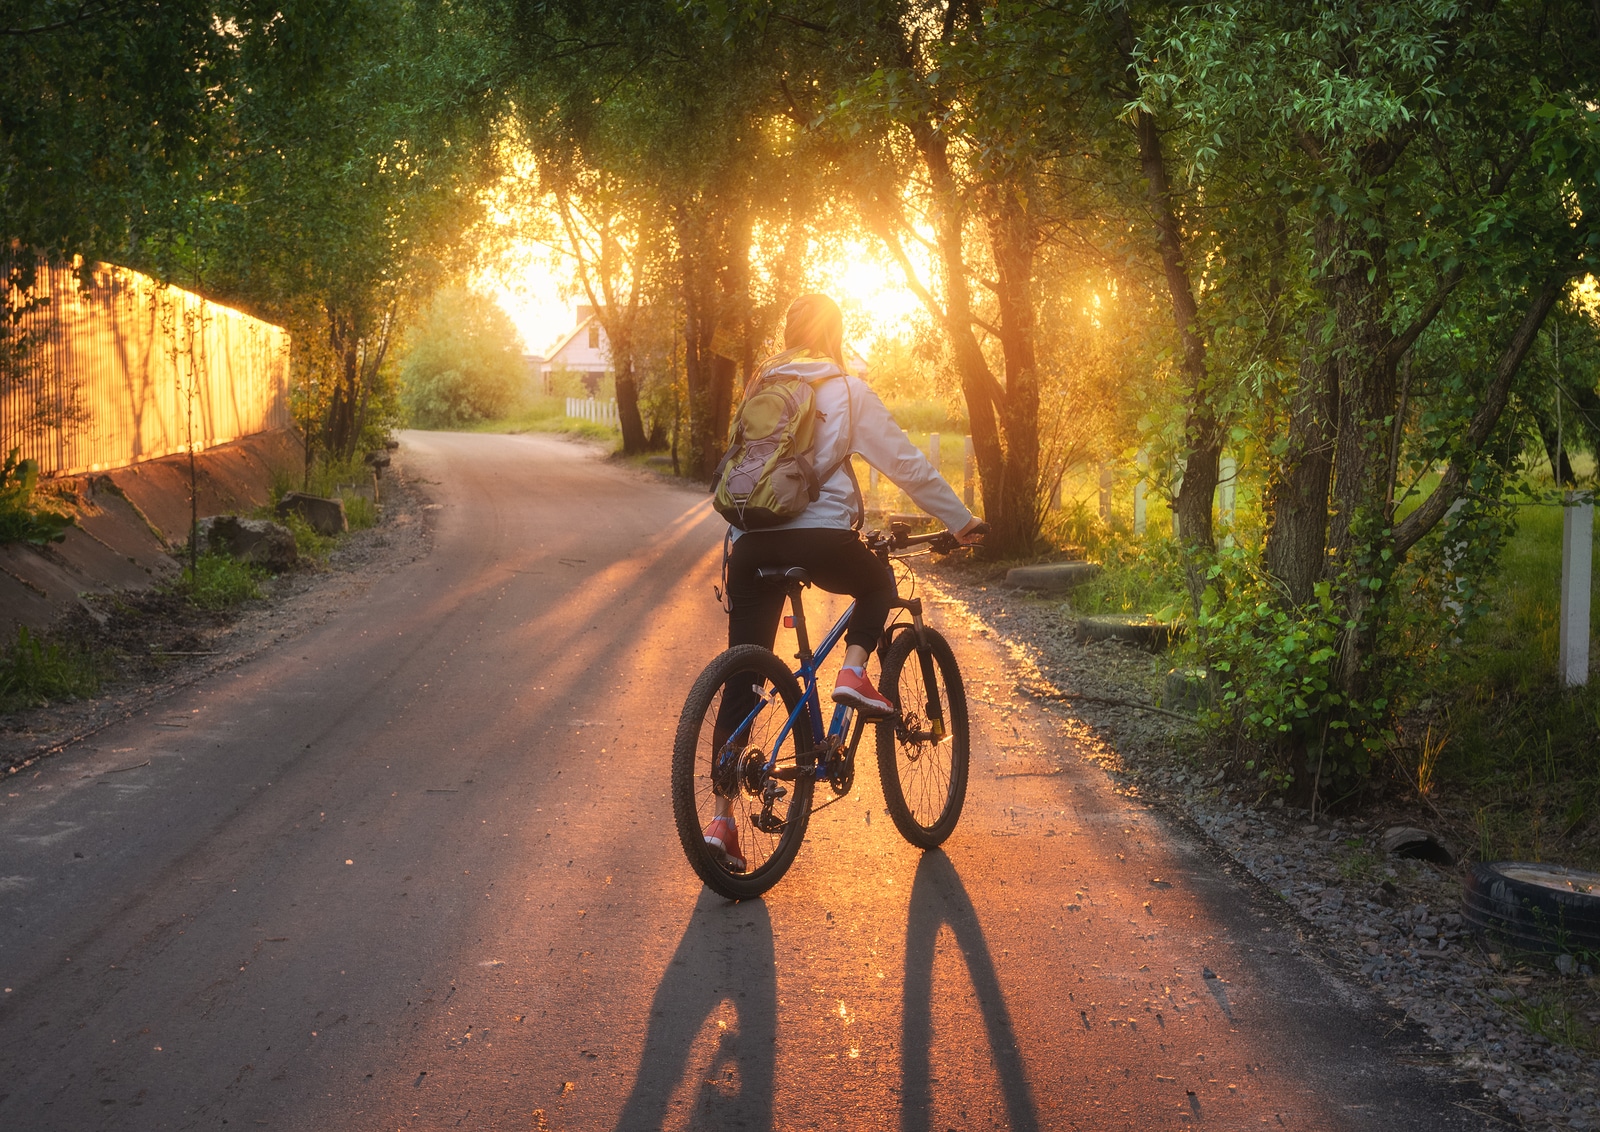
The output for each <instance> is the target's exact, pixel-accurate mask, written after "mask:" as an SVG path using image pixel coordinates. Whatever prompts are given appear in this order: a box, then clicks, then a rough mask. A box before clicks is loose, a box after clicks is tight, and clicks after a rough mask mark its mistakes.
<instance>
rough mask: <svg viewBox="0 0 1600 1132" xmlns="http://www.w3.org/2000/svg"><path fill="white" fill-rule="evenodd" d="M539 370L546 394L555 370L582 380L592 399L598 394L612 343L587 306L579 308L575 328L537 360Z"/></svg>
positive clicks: (608, 360)
mask: <svg viewBox="0 0 1600 1132" xmlns="http://www.w3.org/2000/svg"><path fill="white" fill-rule="evenodd" d="M538 366H539V376H540V379H541V382H542V384H543V387H544V388H545V389H547V390H548V389H549V388H550V375H551V373H553V372H554V371H556V370H564V371H566V372H567V373H569V374H572V375H574V376H577V377H580V378H582V380H583V384H584V385H585V387H587V388H588V390H589V393H590V394H591V395H593V394H594V393H596V392H597V391H598V390H599V388H600V381H601V379H602V378H604V377H605V376H606V374H607V373H609V372H610V370H611V343H610V342H609V341H607V339H606V329H605V327H603V326H601V325H600V319H599V318H598V317H597V316H596V315H595V312H594V308H593V307H591V306H589V305H588V304H587V303H585V304H582V305H580V306H579V307H578V324H577V325H576V326H574V327H573V328H572V330H571V331H570V332H569V333H568V334H566V335H565V336H564V337H563V338H562V339H561V340H560V341H559V342H557V343H556V344H555V346H554V347H553V348H551V350H550V351H549V352H548V353H547V354H545V356H544V357H543V358H541V359H539V361H538Z"/></svg>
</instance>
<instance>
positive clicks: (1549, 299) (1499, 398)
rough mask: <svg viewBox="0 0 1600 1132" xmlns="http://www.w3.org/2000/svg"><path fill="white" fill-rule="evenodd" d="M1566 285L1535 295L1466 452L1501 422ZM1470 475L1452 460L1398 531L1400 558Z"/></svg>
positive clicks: (1470, 426)
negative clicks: (1514, 382) (1520, 372)
mask: <svg viewBox="0 0 1600 1132" xmlns="http://www.w3.org/2000/svg"><path fill="white" fill-rule="evenodd" d="M1566 285H1567V276H1566V275H1565V274H1564V273H1563V274H1559V275H1553V276H1551V277H1550V278H1548V279H1546V280H1545V281H1544V284H1543V286H1541V287H1540V288H1539V293H1538V294H1537V295H1535V296H1534V300H1533V305H1532V306H1530V307H1529V308H1528V313H1527V314H1525V315H1523V316H1522V322H1521V323H1519V324H1518V326H1517V330H1516V333H1514V334H1513V335H1512V336H1511V341H1510V342H1508V343H1507V344H1506V348H1505V350H1504V351H1502V352H1501V354H1500V360H1499V362H1498V363H1496V365H1495V374H1494V380H1493V381H1492V382H1490V384H1489V388H1488V389H1487V390H1486V391H1485V393H1484V397H1483V404H1481V405H1479V406H1478V411H1477V412H1476V413H1474V414H1473V415H1472V420H1471V421H1469V422H1468V423H1467V429H1466V433H1465V435H1464V436H1463V437H1462V439H1461V448H1462V450H1464V451H1466V452H1469V453H1470V452H1473V451H1475V450H1477V449H1479V448H1482V447H1483V444H1484V442H1485V441H1486V440H1488V439H1489V434H1490V433H1491V432H1493V431H1494V426H1495V425H1496V424H1497V423H1498V422H1499V420H1500V414H1501V413H1502V412H1504V411H1505V407H1506V398H1507V397H1508V396H1509V395H1510V392H1511V379H1512V378H1514V377H1515V376H1516V374H1517V370H1518V369H1519V368H1520V367H1521V365H1522V359H1523V358H1525V357H1527V355H1528V351H1529V350H1531V349H1532V348H1533V343H1534V339H1535V338H1537V337H1538V334H1539V327H1541V326H1543V325H1544V320H1545V316H1547V315H1548V314H1549V313H1550V311H1551V309H1552V308H1553V307H1554V306H1555V305H1556V301H1557V300H1558V299H1560V298H1561V292H1562V291H1563V290H1564V289H1565V288H1566ZM1467 474H1468V466H1467V465H1465V464H1463V463H1462V462H1461V460H1459V459H1452V460H1451V461H1450V467H1449V468H1448V469H1447V470H1446V471H1445V473H1444V476H1443V477H1442V478H1441V479H1440V480H1439V485H1438V486H1437V487H1435V488H1434V489H1433V491H1432V492H1430V493H1429V494H1428V498H1426V499H1424V500H1423V501H1422V506H1420V507H1418V508H1417V509H1416V510H1415V511H1413V512H1411V514H1409V515H1407V516H1406V517H1405V518H1404V519H1403V520H1402V521H1401V522H1400V525H1399V526H1398V527H1396V528H1395V530H1394V553H1395V554H1396V556H1399V555H1403V554H1405V553H1406V552H1407V551H1408V550H1410V549H1411V548H1412V547H1413V546H1415V545H1416V544H1417V543H1418V542H1419V541H1420V540H1421V539H1422V537H1423V536H1424V535H1426V534H1427V533H1428V532H1429V531H1431V530H1432V529H1433V528H1434V526H1435V525H1437V523H1438V522H1439V520H1440V519H1442V518H1444V516H1445V514H1446V512H1448V511H1449V510H1450V505H1451V504H1452V503H1454V502H1455V501H1456V500H1457V499H1458V498H1459V497H1460V495H1461V488H1462V485H1463V484H1464V483H1465V481H1466V478H1467Z"/></svg>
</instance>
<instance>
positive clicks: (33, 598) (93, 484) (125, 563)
mask: <svg viewBox="0 0 1600 1132" xmlns="http://www.w3.org/2000/svg"><path fill="white" fill-rule="evenodd" d="M302 460H303V454H302V449H301V447H300V441H299V439H298V438H297V437H296V436H294V435H293V434H292V433H289V432H283V431H280V432H267V433H261V434H259V435H257V436H250V437H246V438H245V439H243V440H239V441H235V442H233V443H232V444H226V445H223V446H221V447H218V448H214V449H211V450H210V451H208V452H204V453H201V454H200V455H199V456H198V457H197V458H196V460H195V472H196V484H195V486H196V493H195V494H196V496H197V498H198V500H199V511H200V514H201V516H205V515H219V514H228V513H238V512H243V511H249V510H251V509H252V508H255V507H259V506H260V505H261V504H263V503H265V502H267V499H268V497H269V493H270V490H271V484H272V479H273V475H274V474H275V473H276V474H279V475H283V474H290V475H292V474H294V473H295V472H297V471H298V470H299V468H300V467H301V466H302ZM45 490H46V491H48V492H53V493H56V494H57V495H59V497H60V498H61V500H62V502H63V503H64V504H66V505H67V506H68V507H69V509H70V510H71V511H72V512H73V514H74V516H75V517H76V519H77V523H76V525H75V526H73V527H71V528H70V529H69V530H68V531H67V536H66V538H65V540H63V541H62V542H58V543H52V544H50V545H49V546H44V547H35V546H28V545H17V544H13V545H9V546H0V641H10V640H15V639H16V635H17V627H18V626H19V625H26V626H28V628H30V629H43V628H46V627H48V626H50V625H53V624H55V623H56V622H57V621H59V620H60V618H61V617H62V615H63V614H65V613H67V612H68V611H70V610H72V609H73V608H74V607H76V606H79V605H80V604H81V599H80V596H79V595H81V594H85V593H105V592H109V591H112V590H126V589H137V588H141V587H147V586H149V585H151V584H152V583H153V582H157V581H160V580H162V579H165V578H168V577H171V576H172V575H173V574H175V573H177V572H178V569H179V566H178V563H177V561H176V560H175V559H174V558H173V557H172V552H173V551H174V550H175V549H176V548H177V547H179V546H181V545H182V544H183V543H184V542H185V541H187V539H188V532H189V518H190V510H189V458H188V457H187V456H169V457H165V458H163V459H160V460H151V461H148V462H147V463H143V464H135V465H133V466H132V467H127V468H118V469H117V470H115V471H111V472H97V473H94V474H92V475H87V476H75V477H69V478H66V479H61V480H53V481H50V482H49V483H48V484H47V485H46V488H45Z"/></svg>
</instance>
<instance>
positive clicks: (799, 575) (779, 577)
mask: <svg viewBox="0 0 1600 1132" xmlns="http://www.w3.org/2000/svg"><path fill="white" fill-rule="evenodd" d="M756 577H758V578H760V579H761V580H762V581H763V582H799V583H800V584H801V585H802V586H809V585H810V584H811V575H810V574H807V573H806V572H805V571H804V570H802V569H801V568H800V567H799V566H763V567H761V568H760V569H758V570H757V571H756Z"/></svg>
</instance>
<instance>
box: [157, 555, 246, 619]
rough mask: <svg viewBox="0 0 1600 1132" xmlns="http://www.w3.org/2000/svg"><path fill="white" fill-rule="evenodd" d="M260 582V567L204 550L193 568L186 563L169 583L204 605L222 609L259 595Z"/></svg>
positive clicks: (209, 607) (190, 598)
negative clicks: (176, 576)
mask: <svg viewBox="0 0 1600 1132" xmlns="http://www.w3.org/2000/svg"><path fill="white" fill-rule="evenodd" d="M260 582H261V570H260V569H259V568H258V567H255V566H250V565H247V564H246V563H243V562H240V561H238V560H237V559H235V558H232V557H230V556H228V555H226V554H202V555H200V557H199V560H198V561H197V562H196V564H195V569H194V570H192V571H191V570H190V568H189V566H188V563H185V564H184V568H183V573H182V575H180V576H179V577H178V578H177V579H175V580H174V581H172V582H171V583H170V585H171V587H172V589H173V591H174V592H175V593H180V594H182V595H183V596H184V597H185V598H187V599H188V600H189V602H190V603H191V604H193V605H195V606H198V607H199V608H201V609H211V610H221V609H232V608H233V607H234V606H236V605H240V604H242V603H244V602H246V601H250V600H252V599H254V598H258V597H260V596H261V585H260Z"/></svg>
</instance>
